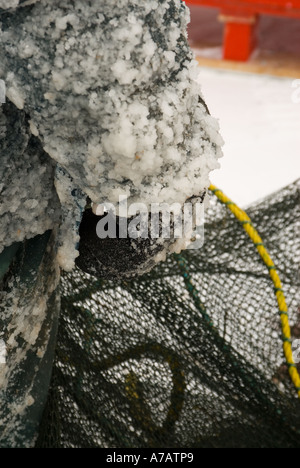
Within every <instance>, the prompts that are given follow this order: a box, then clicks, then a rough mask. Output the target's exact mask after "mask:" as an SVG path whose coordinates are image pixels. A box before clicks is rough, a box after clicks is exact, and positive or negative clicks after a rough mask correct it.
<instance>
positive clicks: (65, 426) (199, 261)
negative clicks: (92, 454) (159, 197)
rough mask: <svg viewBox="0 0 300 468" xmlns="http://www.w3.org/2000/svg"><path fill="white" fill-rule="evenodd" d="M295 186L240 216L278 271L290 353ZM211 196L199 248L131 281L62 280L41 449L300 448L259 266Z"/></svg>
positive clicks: (297, 320)
mask: <svg viewBox="0 0 300 468" xmlns="http://www.w3.org/2000/svg"><path fill="white" fill-rule="evenodd" d="M299 188H300V183H299V181H297V182H296V183H295V184H292V185H290V186H289V187H287V188H285V189H283V190H281V191H280V192H278V193H277V194H275V195H273V196H272V197H269V198H266V199H265V200H263V201H262V202H260V203H258V204H256V205H253V206H252V207H250V209H249V210H248V214H249V215H250V217H251V218H252V220H253V223H254V225H255V226H256V227H257V229H258V231H259V232H260V234H261V236H262V238H263V239H264V242H265V245H266V247H267V248H268V250H269V251H270V254H271V256H272V258H273V260H274V262H275V264H276V266H277V269H278V272H279V275H280V276H281V280H282V282H283V288H284V292H285V294H286V298H287V303H288V306H289V314H290V324H291V329H292V336H293V338H294V344H295V345H297V343H298V344H299V346H298V348H299V347H300V342H299V341H298V342H297V339H299V337H300V311H299V292H300V291H299V254H300V245H299V244H300V240H299V226H300V203H299V201H300V200H299ZM211 196H212V205H211V208H210V209H209V210H208V212H207V214H206V224H205V244H204V246H203V248H202V249H199V250H189V251H185V252H184V253H182V254H180V255H175V256H172V257H170V258H168V260H167V261H166V262H165V263H163V264H159V265H158V266H157V267H156V268H155V269H154V270H152V272H151V273H149V274H146V275H144V276H143V277H138V278H136V279H134V280H130V281H120V282H118V281H107V280H97V279H95V278H93V277H91V276H89V275H87V274H85V273H83V272H81V271H80V270H79V269H77V270H75V271H73V272H72V273H67V274H64V276H63V278H62V284H61V293H62V298H61V301H62V302H61V314H60V323H59V331H58V341H57V346H56V358H55V363H54V366H53V373H52V382H51V388H50V392H49V396H48V402H47V406H46V408H45V411H44V416H43V420H42V423H41V426H40V433H39V438H38V441H37V446H38V447H109V448H123V447H125V448H126V447H136V448H138V447H154V448H155V447H161V448H163V447H169V448H170V447H171V448H180V447H189V448H193V447H294V448H296V447H300V405H299V401H298V399H297V394H296V390H295V388H294V386H293V384H292V383H291V381H290V378H289V375H288V369H287V366H286V364H285V360H284V356H283V351H282V341H281V329H280V318H279V313H278V307H277V303H276V297H275V295H274V290H273V285H272V283H271V281H270V278H269V274H268V270H267V269H266V267H265V265H264V264H263V263H262V261H261V259H260V257H259V255H258V253H257V252H256V250H255V247H254V246H253V244H252V243H251V241H250V239H249V238H248V236H247V234H246V233H245V232H244V231H243V228H242V226H241V225H240V224H239V222H238V221H237V220H236V219H235V218H234V216H233V215H232V214H231V213H230V212H229V211H228V210H227V209H226V207H224V206H223V205H221V204H220V203H219V202H218V201H217V200H216V199H215V198H214V196H213V195H211ZM294 351H295V357H297V356H299V349H298V350H297V347H295V346H294ZM297 352H298V354H297ZM298 369H299V366H298Z"/></svg>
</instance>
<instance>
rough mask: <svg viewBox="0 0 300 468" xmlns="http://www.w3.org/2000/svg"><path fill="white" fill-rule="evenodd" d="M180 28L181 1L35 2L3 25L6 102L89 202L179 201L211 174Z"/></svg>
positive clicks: (210, 150)
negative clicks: (125, 199) (24, 119)
mask: <svg viewBox="0 0 300 468" xmlns="http://www.w3.org/2000/svg"><path fill="white" fill-rule="evenodd" d="M8 3H10V4H12V3H16V2H12V1H10V2H8ZM25 3H26V2H25ZM25 3H24V4H23V5H25ZM20 6H22V3H20ZM188 21H189V11H188V9H187V8H186V6H185V4H184V3H183V2H182V1H181V0H165V1H160V2H157V1H156V0H149V1H147V2H141V1H140V0H111V1H109V2H107V1H106V0H96V1H93V2H85V1H83V0H74V1H72V2H69V1H66V2H61V1H59V0H41V1H39V2H37V3H35V4H34V7H31V8H30V9H27V8H25V7H24V8H16V10H14V11H13V13H12V14H11V15H6V16H5V17H4V20H3V22H2V25H1V31H0V41H1V49H0V63H1V67H0V78H2V79H4V80H5V81H6V86H7V90H8V98H9V99H10V100H11V101H12V102H13V103H14V104H15V106H16V107H17V108H18V109H22V110H24V112H25V113H26V115H28V116H29V117H30V126H29V131H31V132H32V134H33V135H34V136H36V138H38V139H39V141H40V142H41V145H42V146H43V149H44V151H45V152H46V153H47V154H48V155H49V156H50V157H51V158H52V160H53V161H55V162H56V163H58V164H59V165H60V167H62V168H64V169H65V170H66V173H68V174H69V176H70V178H71V179H72V183H73V185H74V187H77V188H79V189H80V190H81V191H82V193H84V194H86V195H88V196H89V197H90V198H91V200H92V201H93V202H95V203H102V202H105V201H109V202H111V203H114V202H116V201H117V200H118V196H119V194H120V193H122V194H124V193H126V194H127V195H128V196H129V200H128V202H129V203H131V202H142V203H145V204H148V205H150V203H155V202H166V203H169V204H172V203H174V202H179V203H184V202H185V200H186V199H187V198H188V197H190V196H192V195H199V194H201V193H202V192H203V190H204V189H205V188H206V187H207V186H208V185H209V174H210V172H211V171H212V170H213V169H216V168H217V167H219V163H218V158H219V157H220V156H221V149H220V147H221V145H222V138H221V137H220V135H219V127H218V123H217V121H216V120H215V119H214V118H213V117H211V116H210V115H209V114H208V112H207V108H206V106H205V104H204V102H203V98H202V94H201V89H200V87H199V84H198V83H197V76H198V69H197V64H196V61H194V60H193V54H192V52H191V50H190V48H189V45H188V42H187V33H186V29H187V23H188ZM34 166H35V168H36V170H37V171H38V170H39V169H38V168H37V166H36V165H35V164H34ZM23 188H24V190H26V184H24V185H23ZM27 198H28V199H30V200H36V199H37V197H32V196H29V194H28V196H27ZM60 201H61V203H62V200H60ZM9 203H14V202H10V201H8V199H7V198H6V204H7V205H9ZM29 205H30V206H29V207H28V209H30V210H33V211H34V209H35V208H34V207H33V204H32V203H30V202H29ZM38 206H40V205H38ZM38 206H37V207H36V209H38ZM13 208H14V207H12V209H13ZM65 209H68V203H67V205H66V206H65ZM63 210H64V208H63ZM33 211H32V212H33ZM37 214H38V213H37ZM31 222H32V220H29V219H28V220H26V222H25V223H24V226H28V228H27V227H26V229H28V231H29V232H30V235H31V234H33V232H34V230H36V231H38V227H37V226H35V224H34V223H33V227H30V224H31ZM76 222H77V221H76V220H74V223H76ZM34 226H35V227H34ZM64 226H65V228H63V230H64V231H65V229H66V226H68V223H67V224H66V223H65V224H64ZM26 229H25V230H26ZM68 229H69V228H68ZM26 235H27V234H26ZM63 235H64V234H62V236H63ZM65 237H67V233H65ZM0 239H1V236H0ZM68 254H69V255H71V252H69V253H68ZM75 256H76V252H75V247H73V256H72V258H73V260H74V258H75ZM62 257H64V258H65V257H66V256H65V255H62ZM72 258H71V259H69V261H68V265H66V267H67V268H70V265H72ZM63 263H64V262H62V266H63Z"/></svg>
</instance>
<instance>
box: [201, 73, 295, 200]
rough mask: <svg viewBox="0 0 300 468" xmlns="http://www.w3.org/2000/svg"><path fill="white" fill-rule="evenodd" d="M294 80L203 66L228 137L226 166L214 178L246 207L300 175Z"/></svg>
mask: <svg viewBox="0 0 300 468" xmlns="http://www.w3.org/2000/svg"><path fill="white" fill-rule="evenodd" d="M296 78H297V77H295V79H296ZM298 78H300V77H298ZM293 81H294V80H292V79H290V78H277V77H272V76H266V75H255V74H250V73H241V72H234V71H227V70H226V71H225V70H215V69H208V68H201V69H200V76H199V82H200V83H201V85H202V91H203V94H204V97H205V99H206V102H207V105H208V107H209V109H210V112H211V113H212V115H213V116H215V117H218V118H219V120H220V127H221V133H222V136H223V138H224V140H225V146H224V158H223V159H221V161H220V162H221V169H220V170H217V171H214V172H213V173H212V175H211V181H212V183H214V184H215V185H217V186H218V187H219V188H221V189H222V190H223V191H224V192H225V193H226V194H227V195H228V196H229V197H230V198H232V199H233V200H234V201H235V202H236V203H238V204H239V205H241V206H247V205H249V204H251V203H252V202H254V201H256V200H258V199H260V198H263V197H264V196H266V195H269V194H270V193H272V192H273V191H276V190H277V189H280V188H281V187H284V186H285V185H288V184H289V183H291V182H293V181H295V180H296V179H297V178H299V177H300V86H299V85H300V82H298V83H295V85H296V84H298V86H299V88H298V89H297V88H293Z"/></svg>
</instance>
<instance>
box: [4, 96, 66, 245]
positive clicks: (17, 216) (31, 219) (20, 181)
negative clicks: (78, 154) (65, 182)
mask: <svg viewBox="0 0 300 468" xmlns="http://www.w3.org/2000/svg"><path fill="white" fill-rule="evenodd" d="M0 148H1V159H0V181H1V183H0V253H1V252H2V250H3V249H4V247H5V246H7V245H11V244H13V243H14V242H21V241H23V240H24V239H28V238H31V237H34V236H35V235H37V234H43V233H44V232H45V231H47V230H48V229H52V228H53V227H54V225H55V224H57V223H58V221H59V217H60V205H59V201H58V198H57V195H56V193H55V188H54V181H53V179H54V168H55V163H54V161H52V160H51V158H49V156H48V155H47V154H46V153H45V152H44V151H43V149H42V147H41V145H40V143H39V141H38V140H36V139H35V138H33V137H31V136H30V130H29V124H28V122H27V120H26V116H25V115H24V113H22V112H21V113H20V112H17V110H16V109H15V107H14V106H13V105H12V104H9V103H7V104H5V105H3V106H1V107H0Z"/></svg>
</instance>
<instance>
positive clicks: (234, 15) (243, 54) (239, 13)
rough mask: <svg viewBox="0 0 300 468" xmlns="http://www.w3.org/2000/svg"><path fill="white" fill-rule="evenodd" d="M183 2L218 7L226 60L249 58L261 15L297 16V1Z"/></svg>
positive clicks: (299, 11)
mask: <svg viewBox="0 0 300 468" xmlns="http://www.w3.org/2000/svg"><path fill="white" fill-rule="evenodd" d="M185 3H186V4H187V5H198V6H208V7H214V8H218V9H219V10H220V15H219V20H220V21H222V22H224V23H225V34H224V53H223V56H224V59H227V60H238V61H246V60H248V58H249V56H250V54H251V52H252V51H253V50H254V48H255V46H256V34H255V31H256V26H257V22H258V16H259V15H260V14H265V15H277V16H285V17H290V18H299V19H300V0H290V1H288V0H185ZM299 27H300V25H299Z"/></svg>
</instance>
